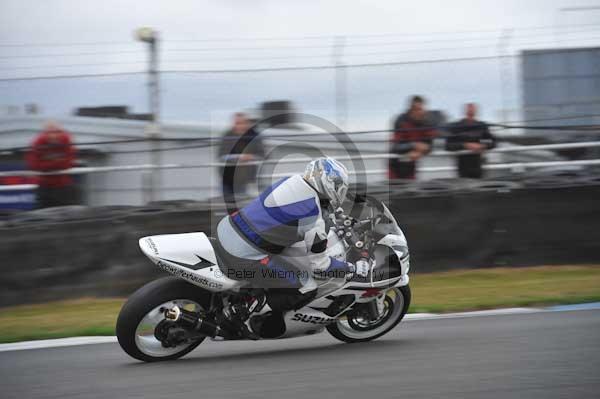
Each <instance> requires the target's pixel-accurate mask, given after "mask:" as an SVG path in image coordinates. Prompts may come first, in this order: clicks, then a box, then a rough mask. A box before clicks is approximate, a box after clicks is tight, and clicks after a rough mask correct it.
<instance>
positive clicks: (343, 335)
mask: <svg viewBox="0 0 600 399" xmlns="http://www.w3.org/2000/svg"><path fill="white" fill-rule="evenodd" d="M391 293H393V295H394V298H391V296H392V295H391ZM385 295H386V298H385V300H386V310H387V311H388V312H389V314H388V315H382V319H381V322H379V323H375V324H374V325H373V326H368V325H366V326H365V325H361V324H360V323H359V322H357V321H356V320H354V319H353V318H352V316H350V315H347V317H346V319H345V320H344V319H340V320H338V321H337V322H335V323H332V324H329V325H327V331H329V333H330V334H331V335H333V336H334V337H335V338H337V339H339V340H340V341H343V342H347V343H356V342H367V341H371V340H374V339H377V338H379V337H381V336H382V335H385V334H387V333H388V332H389V331H390V330H392V329H393V328H394V327H396V325H397V324H398V323H400V322H401V321H402V319H403V318H404V315H405V314H406V312H407V311H408V307H409V306H410V300H411V292H410V287H409V286H408V285H405V286H403V287H394V288H391V289H389V290H388V291H387V292H386V293H385ZM394 299H395V300H394ZM390 304H391V305H390Z"/></svg>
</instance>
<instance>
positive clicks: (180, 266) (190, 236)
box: [139, 233, 244, 292]
mask: <svg viewBox="0 0 600 399" xmlns="http://www.w3.org/2000/svg"><path fill="white" fill-rule="evenodd" d="M139 246H140V248H141V250H142V252H143V253H144V255H146V256H147V257H148V258H150V260H151V261H152V262H154V263H155V264H156V266H158V267H159V268H161V269H163V270H164V271H166V272H168V273H171V274H173V275H175V276H177V277H180V278H182V279H184V280H186V281H188V282H190V283H192V284H195V285H197V286H199V287H202V288H205V289H207V290H209V291H213V292H221V291H236V290H237V289H239V287H241V286H242V285H243V284H244V283H243V282H242V281H237V280H233V279H230V278H228V277H227V276H225V274H224V273H222V272H221V269H220V268H219V265H218V261H217V255H216V253H215V250H214V248H213V246H212V244H211V242H210V239H209V238H208V237H207V236H206V234H204V233H184V234H167V235H157V236H150V237H143V238H141V239H140V240H139Z"/></svg>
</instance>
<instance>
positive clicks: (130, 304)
mask: <svg viewBox="0 0 600 399" xmlns="http://www.w3.org/2000/svg"><path fill="white" fill-rule="evenodd" d="M181 299H185V300H189V301H192V302H194V303H197V304H198V305H200V306H201V307H202V308H204V309H205V310H208V308H209V306H210V293H209V292H208V291H206V290H204V289H202V288H200V287H197V286H195V285H193V284H190V283H188V282H186V281H184V280H181V279H179V278H176V277H164V278H161V279H158V280H155V281H152V282H150V283H148V284H146V285H144V286H143V287H141V288H140V289H138V290H137V291H136V292H134V293H133V295H131V296H130V297H129V299H128V300H127V302H126V303H125V305H123V308H122V309H121V312H120V313H119V317H118V319H117V327H116V332H117V339H118V341H119V344H120V345H121V348H123V350H124V351H125V352H126V353H127V354H128V355H129V356H131V357H133V358H134V359H137V360H141V361H144V362H156V361H163V360H173V359H178V358H180V357H182V356H184V355H186V354H188V353H190V352H191V351H193V350H194V349H195V348H196V347H197V346H198V345H200V343H202V341H203V340H204V339H200V340H198V341H195V342H193V343H191V344H189V345H185V346H182V348H181V350H180V351H176V352H175V353H171V354H167V355H165V356H153V355H150V354H148V353H144V352H143V351H142V350H141V349H140V347H139V346H138V342H137V340H136V334H137V329H138V326H139V325H140V323H141V322H142V320H143V319H144V318H145V317H146V315H148V314H149V313H150V312H151V311H153V309H155V308H156V307H158V306H160V305H161V304H164V303H166V302H169V301H173V300H181Z"/></svg>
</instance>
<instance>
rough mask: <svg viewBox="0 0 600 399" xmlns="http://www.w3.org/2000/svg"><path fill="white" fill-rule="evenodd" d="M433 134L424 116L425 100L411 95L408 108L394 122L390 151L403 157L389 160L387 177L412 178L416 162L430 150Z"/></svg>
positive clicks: (434, 132) (434, 134) (414, 174)
mask: <svg viewBox="0 0 600 399" xmlns="http://www.w3.org/2000/svg"><path fill="white" fill-rule="evenodd" d="M435 136H436V131H435V128H434V127H433V126H432V125H431V123H429V122H428V121H427V118H426V111H425V100H424V99H423V98H422V97H421V96H414V97H412V99H411V102H410V107H409V109H408V110H407V111H406V112H405V113H403V114H402V115H400V116H398V118H397V119H396V121H395V122H394V134H393V136H392V139H391V143H390V144H391V147H390V152H391V153H392V154H396V155H403V156H404V157H403V159H398V158H393V159H390V160H389V178H390V179H414V178H415V176H416V166H417V165H416V163H417V161H418V160H419V159H420V158H421V157H423V156H424V155H426V154H428V153H429V152H431V147H432V144H433V138H434V137H435Z"/></svg>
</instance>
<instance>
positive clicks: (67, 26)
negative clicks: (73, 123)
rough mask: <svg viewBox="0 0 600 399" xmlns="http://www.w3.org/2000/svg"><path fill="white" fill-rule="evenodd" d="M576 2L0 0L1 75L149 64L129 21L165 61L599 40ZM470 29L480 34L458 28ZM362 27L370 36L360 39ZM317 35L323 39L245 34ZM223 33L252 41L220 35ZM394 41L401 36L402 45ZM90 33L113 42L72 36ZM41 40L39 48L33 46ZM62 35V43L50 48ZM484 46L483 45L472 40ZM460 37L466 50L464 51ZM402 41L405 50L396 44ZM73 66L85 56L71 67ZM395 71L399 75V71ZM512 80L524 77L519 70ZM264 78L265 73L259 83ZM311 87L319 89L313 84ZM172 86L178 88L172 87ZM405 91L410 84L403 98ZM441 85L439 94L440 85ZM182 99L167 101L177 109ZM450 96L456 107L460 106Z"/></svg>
mask: <svg viewBox="0 0 600 399" xmlns="http://www.w3.org/2000/svg"><path fill="white" fill-rule="evenodd" d="M579 6H582V7H584V6H598V7H600V1H599V0H575V1H573V0H504V1H483V0H481V1H468V0H453V1H433V0H419V1H412V2H407V1H373V0H370V1H366V0H365V1H349V0H345V1H341V0H336V1H317V0H304V1H292V0H255V1H242V0H236V1H232V0H220V1H198V0H172V1H151V0H104V1H97V0H95V1H87V0H0V79H1V78H6V77H22V76H47V75H64V74H77V73H102V72H123V71H140V70H143V69H144V67H145V60H146V59H145V51H144V49H143V47H142V45H141V44H139V43H136V42H135V41H134V40H133V38H132V31H133V30H134V29H135V28H136V27H139V26H151V27H153V28H155V29H156V30H158V31H159V32H160V34H161V38H162V39H163V43H162V48H163V49H164V50H165V51H167V52H166V53H165V54H164V55H161V67H162V68H163V69H189V68H201V69H207V68H208V69H220V68H223V69H235V68H259V67H265V66H266V67H273V66H275V67H280V66H293V65H324V64H329V63H330V62H331V58H330V54H331V48H330V47H329V46H330V45H331V43H332V40H331V39H330V38H328V37H329V36H336V35H337V36H339V35H347V36H348V38H347V42H346V43H347V47H346V48H345V50H344V52H345V58H344V62H346V63H364V62H385V61H390V60H398V59H400V60H407V61H409V60H414V59H417V60H418V59H431V58H439V57H453V56H461V57H462V56H472V55H473V54H476V55H491V54H497V53H498V51H499V50H498V45H499V43H500V42H499V40H500V39H499V38H500V36H501V34H502V30H505V29H514V30H513V31H512V36H511V38H510V40H509V42H508V45H509V48H508V50H505V51H513V52H514V51H516V50H519V49H522V48H548V47H569V46H582V47H583V46H590V45H598V44H599V43H600V39H599V37H600V28H595V26H594V24H596V25H597V26H600V10H588V11H566V10H563V11H561V8H565V7H570V8H572V7H579ZM538 28H539V29H538ZM464 31H482V32H481V33H460V32H464ZM439 32H448V33H446V34H440V33H439ZM360 35H374V36H365V37H355V36H360ZM376 35H385V36H380V37H379V36H376ZM312 36H327V38H317V39H315V38H313V39H302V40H297V41H293V40H292V41H290V40H281V41H279V40H271V41H264V40H263V41H253V40H248V39H249V38H300V37H312ZM227 38H245V39H246V40H234V41H227V40H225V41H220V40H216V39H227ZM213 39H215V40H214V41H213ZM180 40H183V41H180ZM186 40H187V41H189V40H207V41H206V42H202V41H198V42H186ZM463 40H464V41H463ZM394 41H400V42H398V43H399V44H397V45H396V44H394ZM403 41H405V42H406V43H405V44H404V42H403ZM90 42H93V43H97V42H102V43H106V42H107V43H109V44H93V45H81V46H80V45H73V44H78V43H90ZM390 42H391V43H390ZM386 43H387V44H386ZM35 44H39V46H30V45H35ZM54 44H61V45H65V46H49V45H54ZM12 45H19V46H12ZM20 45H26V46H20ZM319 45H321V47H322V48H319ZM469 45H470V46H469ZM476 45H478V46H479V48H478V49H476V50H475V48H476V47H477V46H476ZM253 46H254V47H261V46H265V47H269V46H273V47H274V49H272V50H265V49H260V48H258V49H256V48H255V49H249V50H244V49H243V48H245V47H253ZM457 46H461V47H465V48H464V49H456V47H457ZM199 47H200V48H201V49H203V51H206V49H208V50H211V48H213V50H214V48H217V47H221V48H222V47H225V50H223V49H221V50H214V51H207V52H200V53H193V52H188V51H189V50H193V49H198V48H199ZM227 47H229V48H230V49H227ZM286 47H289V48H286ZM440 48H441V50H440ZM168 51H172V53H169V52H168ZM178 51H180V52H178ZM369 51H370V52H369ZM395 51H398V52H403V53H402V54H396V53H394V52H395ZM86 53H91V54H86ZM386 53H389V54H386ZM68 54H78V55H72V56H69V55H68ZM352 54H355V55H354V56H353V55H352ZM31 55H33V56H34V57H30V56H31ZM263 57H264V59H263ZM303 57H306V58H303ZM311 57H314V58H311ZM109 63H111V64H110V65H108V64H109ZM75 64H78V66H75V67H74V66H73V65H75ZM490 68H494V72H493V74H494V76H497V71H496V70H495V69H497V67H496V66H495V65H492V66H491V67H490ZM436 74H437V75H436ZM395 76H399V77H400V78H401V76H402V75H395ZM447 78H448V76H444V73H443V69H441V70H432V71H431V75H429V79H433V80H436V79H439V80H440V81H441V80H445V79H447ZM306 79H310V78H306ZM368 79H372V78H367V80H368ZM513 79H517V77H516V76H513ZM215 82H216V83H215V86H213V87H214V88H215V90H216V91H218V90H219V89H221V91H222V92H224V94H227V93H229V92H230V93H232V95H235V96H237V97H238V99H239V97H242V98H241V99H239V101H237V102H236V103H235V104H232V105H231V106H232V107H233V106H234V105H235V106H238V105H239V104H243V103H249V102H250V101H254V100H256V98H255V97H256V96H248V97H245V94H244V93H245V92H236V91H235V90H231V91H228V90H229V89H228V87H229V86H228V85H231V80H229V78H228V77H227V76H222V77H218V78H215ZM265 82H266V83H265ZM213 83H214V82H213ZM140 84H141V83H140ZM268 84H269V83H268V80H265V81H264V82H262V83H261V84H260V85H259V86H260V87H266V86H268ZM277 84H278V85H280V84H281V83H277ZM490 84H491V87H490V88H489V90H490V91H492V90H494V91H497V87H496V86H494V84H492V83H490ZM307 85H308V86H307V87H311V90H313V89H312V87H313V86H310V85H309V83H307ZM350 85H351V86H352V82H350ZM354 86H355V89H356V88H360V87H366V83H365V84H362V85H361V84H355V85H354ZM175 87H176V86H173V88H172V89H171V94H170V95H171V96H173V95H174V93H173V90H176V89H175ZM0 90H2V91H5V90H6V91H5V93H8V95H6V96H4V98H5V100H4V101H0V105H8V104H9V103H7V102H6V101H10V103H15V104H17V105H19V103H20V102H26V101H37V102H40V103H42V105H43V107H44V108H45V109H49V110H50V111H51V112H56V113H67V112H69V111H70V107H73V106H74V105H76V104H80V103H85V104H91V105H95V104H98V103H102V102H105V101H116V100H113V99H111V98H110V96H104V95H99V97H100V99H98V100H96V99H95V98H94V95H93V93H91V92H88V91H91V86H90V89H89V90H88V91H86V89H85V88H84V87H83V86H81V87H80V90H79V91H78V92H77V94H76V95H74V97H77V98H71V100H72V101H63V102H60V101H58V102H56V101H54V102H53V101H52V100H53V99H52V98H48V99H45V98H42V99H40V98H39V97H41V95H40V93H43V92H44V91H47V90H54V91H55V90H56V87H55V86H53V87H52V88H50V86H49V83H48V84H46V83H35V87H34V85H33V84H29V83H27V82H23V83H20V82H14V83H10V84H7V83H1V84H0ZM140 90H143V86H142V88H140ZM182 90H183V89H182ZM248 90H250V91H256V90H257V89H256V87H253V88H252V89H248ZM315 90H316V89H315ZM328 90H329V89H328ZM357 90H358V89H357ZM266 91H267V92H269V90H266ZM177 92H179V89H177ZM21 93H27V94H26V95H22V94H21ZM280 93H281V95H285V94H284V93H285V91H280V92H277V91H276V90H273V91H272V94H273V95H280ZM358 93H360V90H358V92H357V94H358ZM221 94H223V93H221ZM254 94H256V93H254ZM406 94H407V93H404V92H403V93H401V96H402V97H404V96H406ZM439 95H440V96H443V93H442V94H439ZM32 96H35V97H38V98H35V99H33V98H31V97H32ZM258 97H260V96H258ZM317 97H318V95H317ZM513 97H515V98H516V97H517V95H516V94H515V95H514V96H513ZM7 98H8V100H6V99H7ZM143 98H144V93H143V92H140V93H137V94H136V96H135V98H130V99H128V100H127V101H131V104H130V105H135V106H138V107H140V106H143V105H144V104H145V103H144V100H143ZM54 100H56V98H54ZM205 100H206V99H203V101H204V102H206V101H207V100H206V101H205ZM307 101H308V100H307ZM393 101H397V99H393ZM174 104H175V103H172V105H171V109H175V108H180V105H177V107H175V105H174ZM251 105H253V104H248V106H251ZM443 105H447V104H443ZM221 106H222V107H225V108H227V106H226V105H221ZM389 106H390V105H389V104H388V105H386V107H389ZM451 106H453V107H455V104H451ZM494 106H495V107H497V104H495V105H494ZM170 112H171V111H168V112H167V113H166V114H167V115H171V116H173V117H177V115H176V113H172V112H171V113H170ZM386 112H387V109H386ZM185 117H188V115H185ZM386 123H387V122H386Z"/></svg>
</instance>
